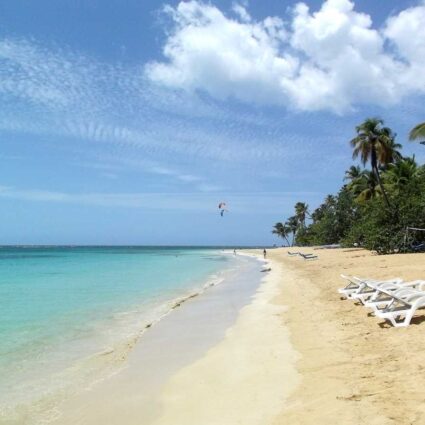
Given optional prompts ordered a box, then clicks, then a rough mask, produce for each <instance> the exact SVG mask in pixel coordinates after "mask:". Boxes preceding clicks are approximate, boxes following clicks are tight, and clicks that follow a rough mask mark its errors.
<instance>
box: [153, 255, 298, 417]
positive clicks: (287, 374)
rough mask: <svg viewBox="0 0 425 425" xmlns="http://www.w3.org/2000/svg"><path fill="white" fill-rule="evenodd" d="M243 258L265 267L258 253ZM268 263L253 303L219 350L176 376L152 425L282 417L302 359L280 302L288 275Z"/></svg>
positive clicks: (217, 348) (170, 381)
mask: <svg viewBox="0 0 425 425" xmlns="http://www.w3.org/2000/svg"><path fill="white" fill-rule="evenodd" d="M240 254H241V255H247V256H251V257H256V258H257V259H260V260H261V261H263V260H262V255H259V254H257V253H256V252H255V251H252V250H249V251H244V252H243V253H240ZM263 263H264V264H267V266H269V265H271V270H270V271H269V272H268V273H266V274H265V276H264V277H263V278H262V281H261V285H260V286H259V288H258V289H257V292H256V294H255V296H254V297H253V299H252V301H251V303H250V304H248V305H246V306H245V307H243V308H242V309H241V310H240V312H239V315H238V318H237V321H236V322H235V323H234V324H233V325H232V326H231V327H230V328H228V329H227V331H226V336H225V338H224V339H223V340H222V341H221V342H220V343H219V344H217V345H216V346H214V347H213V348H211V349H210V350H209V351H208V352H207V353H206V355H205V356H204V357H203V358H201V359H199V360H197V361H196V362H194V363H192V364H190V365H189V366H187V367H186V368H184V369H181V370H179V371H178V372H177V373H176V374H175V375H174V376H172V378H171V379H170V380H169V381H168V383H167V384H166V386H165V388H164V390H163V391H162V395H161V402H162V412H161V415H160V416H159V417H158V418H157V419H156V420H155V421H154V422H153V423H152V425H169V424H173V425H190V424H202V425H222V424H226V425H227V424H237V423H241V424H242V423H243V424H244V425H264V424H271V423H272V421H273V420H274V418H275V417H276V416H277V415H278V414H279V413H280V411H281V409H282V406H284V405H285V403H286V401H287V399H288V398H289V397H290V395H291V393H292V392H293V391H294V390H295V389H296V388H297V386H298V384H299V376H298V373H297V371H296V369H295V363H296V361H297V359H298V353H297V352H296V351H295V350H294V349H293V347H292V345H291V342H290V334H289V330H288V328H287V327H286V326H285V325H284V324H283V323H282V320H281V319H282V316H283V315H284V314H285V310H286V307H285V306H284V305H282V304H278V303H276V302H275V301H276V297H277V296H279V294H280V290H281V274H282V272H283V271H284V270H283V269H282V267H281V266H280V265H279V264H277V263H274V262H271V261H270V260H269V259H267V260H266V261H265V262H263Z"/></svg>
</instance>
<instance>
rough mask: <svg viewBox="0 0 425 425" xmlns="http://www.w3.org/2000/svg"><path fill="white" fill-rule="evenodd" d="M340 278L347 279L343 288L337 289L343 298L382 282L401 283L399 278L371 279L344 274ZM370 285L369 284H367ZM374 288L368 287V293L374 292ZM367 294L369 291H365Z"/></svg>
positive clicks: (351, 296)
mask: <svg viewBox="0 0 425 425" xmlns="http://www.w3.org/2000/svg"><path fill="white" fill-rule="evenodd" d="M341 278H342V279H344V280H347V281H348V283H347V285H346V286H345V287H344V288H340V289H338V292H339V293H340V294H341V295H343V296H344V297H345V298H354V296H355V295H356V294H359V293H360V292H361V291H363V290H364V288H370V287H372V286H373V287H374V288H375V289H374V290H376V287H378V286H379V285H384V284H395V285H397V284H401V283H402V282H403V280H402V279H400V278H398V277H397V278H394V279H389V280H373V279H369V278H361V277H357V276H346V275H344V274H341ZM368 285H370V286H368ZM374 290H372V289H370V294H372V293H373V292H374ZM367 293H368V294H369V292H367Z"/></svg>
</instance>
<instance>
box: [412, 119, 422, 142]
mask: <svg viewBox="0 0 425 425" xmlns="http://www.w3.org/2000/svg"><path fill="white" fill-rule="evenodd" d="M422 137H423V138H425V122H421V123H420V124H418V125H417V126H416V127H414V128H412V130H410V133H409V140H418V139H420V138H422Z"/></svg>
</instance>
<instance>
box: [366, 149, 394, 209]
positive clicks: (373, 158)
mask: <svg viewBox="0 0 425 425" xmlns="http://www.w3.org/2000/svg"><path fill="white" fill-rule="evenodd" d="M370 162H371V165H372V172H374V173H375V176H376V180H378V184H379V187H380V188H381V191H382V196H383V197H384V201H385V203H386V204H387V207H388V208H389V209H391V205H390V201H389V200H388V196H387V192H385V189H384V185H383V184H382V180H381V176H380V174H379V169H378V159H377V154H376V149H375V146H373V147H372V152H371V156H370Z"/></svg>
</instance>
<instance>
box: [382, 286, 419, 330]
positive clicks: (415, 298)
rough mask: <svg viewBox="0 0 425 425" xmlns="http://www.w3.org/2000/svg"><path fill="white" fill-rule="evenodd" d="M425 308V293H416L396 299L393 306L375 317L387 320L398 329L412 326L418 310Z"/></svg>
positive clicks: (392, 303)
mask: <svg viewBox="0 0 425 425" xmlns="http://www.w3.org/2000/svg"><path fill="white" fill-rule="evenodd" d="M421 308H425V292H424V291H416V293H414V294H411V295H409V296H407V297H405V298H398V297H394V300H393V301H392V302H391V304H390V305H389V306H388V307H387V308H385V309H384V310H383V311H377V312H376V313H375V315H376V316H377V317H380V318H381V319H386V320H389V321H390V322H391V324H392V325H393V326H395V327H397V328H399V327H406V326H409V325H410V321H411V320H412V318H413V316H414V314H415V313H416V310H419V309H421Z"/></svg>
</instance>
